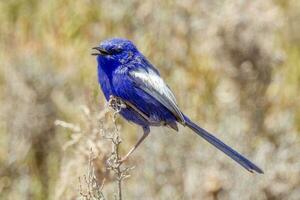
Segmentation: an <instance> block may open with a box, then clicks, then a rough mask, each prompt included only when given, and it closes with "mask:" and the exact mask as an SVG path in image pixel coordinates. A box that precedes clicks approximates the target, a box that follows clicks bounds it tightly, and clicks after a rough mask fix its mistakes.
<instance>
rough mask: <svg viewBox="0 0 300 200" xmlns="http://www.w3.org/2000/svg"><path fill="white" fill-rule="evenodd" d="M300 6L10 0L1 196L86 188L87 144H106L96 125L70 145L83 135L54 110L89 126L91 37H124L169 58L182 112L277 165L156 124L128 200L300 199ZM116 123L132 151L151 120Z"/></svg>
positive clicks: (3, 33) (1, 77)
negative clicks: (241, 163) (236, 160)
mask: <svg viewBox="0 0 300 200" xmlns="http://www.w3.org/2000/svg"><path fill="white" fill-rule="evenodd" d="M299 10H300V3H299V2H298V1H297V0H290V1H284V0H274V1H271V0H267V1H259V0H255V1H251V2H247V1H233V0H226V1H221V2H220V1H217V0H213V1H209V0H201V1H196V0H187V1H179V0H178V1H171V0H170V1H158V0H155V1H137V0H134V1H123V0H117V1H108V0H103V1H97V0H78V1H71V0H64V1H59V0H52V1H46V0H40V1H38V0H8V1H1V2H0V24H1V26H0V60H1V64H0V105H1V108H0V111H1V112H0V119H1V121H0V199H76V198H77V197H78V195H79V194H78V191H77V186H78V180H77V178H78V177H79V176H82V173H83V171H84V167H85V166H86V165H85V164H87V162H86V161H87V156H86V155H87V154H86V152H85V151H81V150H82V149H89V147H90V146H93V145H95V146H99V149H100V150H101V151H102V150H103V152H105V151H106V150H105V149H101V148H102V146H101V145H102V143H99V144H98V143H97V142H96V141H94V140H95V138H94V135H89V133H90V131H86V137H85V139H81V140H80V141H81V142H78V143H76V144H74V145H72V147H70V148H68V149H67V150H65V149H64V148H63V147H64V145H65V144H66V143H68V141H70V140H71V141H72V140H73V139H74V133H72V131H68V130H65V129H62V128H58V127H56V126H55V125H54V121H55V120H56V119H62V120H64V121H68V122H72V123H74V124H78V125H80V127H85V128H86V130H89V129H88V127H89V124H90V123H91V122H87V120H85V118H84V117H83V116H82V112H80V107H81V105H85V106H87V107H88V108H89V109H90V110H91V112H92V113H93V114H95V113H98V112H100V111H101V110H102V109H103V107H104V104H105V102H104V99H103V96H102V94H101V92H100V89H99V86H98V84H97V76H96V62H95V58H94V57H92V56H91V55H90V53H91V48H92V47H94V46H96V45H97V44H99V42H100V41H101V40H103V39H106V38H110V37H117V36H118V37H125V38H129V39H131V40H133V41H134V43H136V45H137V46H138V48H139V49H140V50H141V51H142V52H143V53H144V54H145V55H146V56H147V57H148V58H149V59H150V60H151V62H152V63H153V64H154V65H155V66H157V68H159V70H160V71H161V74H162V76H163V77H164V78H165V79H166V81H167V82H168V84H169V85H170V87H171V88H172V90H173V91H174V94H175V96H176V97H177V99H178V104H179V105H180V107H181V108H182V110H183V111H184V112H185V113H187V114H188V115H190V116H191V117H192V118H193V119H195V120H197V121H199V123H200V124H201V125H202V126H203V127H205V128H207V129H208V130H211V131H214V132H216V135H218V137H220V138H222V139H223V140H224V141H226V143H228V144H230V145H232V146H234V147H235V148H236V149H239V150H240V151H242V152H243V153H245V154H247V155H249V157H251V158H252V159H253V160H254V161H255V162H256V163H258V164H259V165H261V166H262V168H263V169H264V170H265V172H266V174H265V175H263V176H252V175H249V174H247V173H246V172H244V171H243V169H240V168H239V167H238V166H236V165H234V164H233V162H231V161H228V159H227V158H225V156H223V155H222V154H221V153H220V152H217V151H215V150H213V148H212V147H210V146H209V145H206V144H205V143H202V142H201V140H200V139H199V140H198V138H197V137H196V136H193V135H192V134H190V133H189V131H188V130H185V129H183V128H181V129H180V132H184V133H185V134H176V133H173V132H172V131H171V130H167V129H164V128H161V129H157V128H154V129H153V131H152V132H153V134H152V135H151V137H149V138H148V139H147V141H146V143H145V144H144V146H142V147H140V149H139V150H138V151H137V152H136V153H135V154H134V155H133V158H132V161H131V163H132V164H135V165H136V170H134V171H133V172H132V177H131V178H130V179H128V180H126V181H125V184H124V190H125V191H124V195H125V197H126V199H201V198H202V199H204V198H205V199H217V198H220V199H241V198H242V199H299V198H300V193H299V190H297V188H299V187H300V180H299V173H300V167H299V166H300V163H299V160H300V159H299V151H300V149H299V148H300V145H299V137H300V135H299V133H300V95H299V91H300V66H299V63H300V37H299V32H300V12H299ZM92 116H94V115H92ZM95 119H96V118H95V117H94V120H95ZM118 122H119V123H120V125H121V126H122V137H123V139H124V142H123V144H122V146H123V150H124V153H125V152H126V150H128V149H129V148H130V146H131V145H132V144H133V143H134V142H135V140H136V138H137V137H139V133H138V132H139V131H140V130H139V129H137V128H135V126H134V125H130V124H128V123H126V122H124V120H118ZM94 123H95V122H93V124H94ZM107 124H109V122H107ZM169 133H170V134H169ZM91 138H92V139H91ZM91 141H94V142H91ZM104 146H105V145H104ZM97 167H98V168H97V170H98V171H97V172H98V176H99V177H102V178H103V177H105V176H106V174H105V172H103V170H104V168H105V167H104V163H103V162H100V161H99V162H98V163H97ZM107 179H108V181H107V188H108V189H107V194H106V195H107V196H108V197H111V196H110V195H111V193H112V192H113V189H112V188H111V182H112V179H111V178H108V177H107ZM242 196H243V197H244V198H243V197H242Z"/></svg>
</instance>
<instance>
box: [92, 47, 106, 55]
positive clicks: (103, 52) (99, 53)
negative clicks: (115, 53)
mask: <svg viewBox="0 0 300 200" xmlns="http://www.w3.org/2000/svg"><path fill="white" fill-rule="evenodd" d="M92 49H95V50H97V51H98V52H95V53H92V55H93V56H98V55H108V54H109V53H108V52H107V51H106V50H105V49H102V48H101V47H93V48H92Z"/></svg>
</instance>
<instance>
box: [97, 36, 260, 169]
mask: <svg viewBox="0 0 300 200" xmlns="http://www.w3.org/2000/svg"><path fill="white" fill-rule="evenodd" d="M93 49H94V50H96V53H92V55H95V56H97V63H98V81H99V84H100V86H101V89H102V91H103V93H104V96H105V98H106V100H107V101H109V102H111V101H119V102H122V103H123V104H124V106H122V108H121V109H120V112H119V113H120V114H121V116H123V117H124V118H125V119H126V120H128V121H131V122H133V123H135V124H138V125H140V126H141V127H142V128H143V131H144V134H143V136H142V137H141V138H140V139H139V140H138V141H137V143H136V145H135V146H134V147H133V148H132V149H131V150H130V151H129V152H128V154H127V155H126V156H125V157H124V158H123V159H122V160H121V162H123V161H125V160H126V159H127V158H128V157H129V155H130V154H131V153H132V152H133V151H134V150H135V149H136V148H137V147H138V146H139V145H140V144H141V143H142V141H143V140H144V139H145V138H146V137H147V136H148V135H149V133H150V126H168V127H170V128H172V129H174V130H176V131H178V127H177V124H178V123H179V124H181V125H183V126H187V127H189V128H190V129H192V130H193V131H194V132H195V133H196V134H198V135H199V136H201V137H202V138H204V139H205V140H206V141H208V142H209V143H211V144H212V145H214V146H215V147H216V148H218V149H219V150H221V151H223V152H224V153H225V154H226V155H227V156H229V157H230V158H232V159H233V160H235V161H236V162H237V163H239V164H240V165H241V166H243V167H244V168H245V169H247V170H248V171H250V172H254V171H255V172H257V173H263V171H262V170H261V169H260V168H259V167H258V166H256V165H255V164H253V163H252V162H251V161H249V160H248V159H247V158H245V157H244V156H242V155H241V154H240V153H238V152H236V151H235V150H233V149H232V148H231V147H229V146H227V145H226V144H224V143H223V142H222V141H221V140H219V139H218V138H216V137H215V136H213V135H212V134H210V133H209V132H207V131H206V130H204V129H203V128H201V127H199V126H198V125H197V124H195V123H194V122H193V121H192V120H190V119H189V118H188V117H187V116H186V115H185V114H183V113H182V112H181V110H180V109H179V107H178V105H177V102H176V99H175V96H174V95H173V93H172V91H171V90H170V88H169V87H168V85H167V84H166V83H165V82H164V80H163V79H162V78H161V77H160V74H159V72H158V70H157V69H156V68H155V67H154V66H153V65H152V64H151V63H150V62H149V61H148V60H147V59H146V58H145V56H144V55H143V54H142V53H141V52H139V50H138V49H137V47H136V46H135V45H134V44H133V43H132V42H131V41H130V40H127V39H122V38H113V39H108V40H105V41H103V42H101V44H100V45H99V46H97V47H94V48H93Z"/></svg>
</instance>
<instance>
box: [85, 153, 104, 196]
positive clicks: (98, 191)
mask: <svg viewBox="0 0 300 200" xmlns="http://www.w3.org/2000/svg"><path fill="white" fill-rule="evenodd" d="M94 159H95V158H94V157H93V152H92V150H91V152H90V155H89V165H88V169H87V175H84V177H83V179H84V183H85V185H86V187H87V188H86V191H83V189H82V183H81V178H80V177H79V193H80V195H81V197H82V198H83V199H84V200H104V199H105V198H104V194H103V192H102V190H103V187H104V182H105V179H103V181H102V183H101V185H99V183H98V181H97V178H96V176H95V168H94V166H93V160H94Z"/></svg>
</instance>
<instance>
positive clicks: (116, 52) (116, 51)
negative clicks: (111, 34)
mask: <svg viewBox="0 0 300 200" xmlns="http://www.w3.org/2000/svg"><path fill="white" fill-rule="evenodd" d="M121 52H122V48H120V47H116V48H113V49H111V54H118V53H121Z"/></svg>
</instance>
